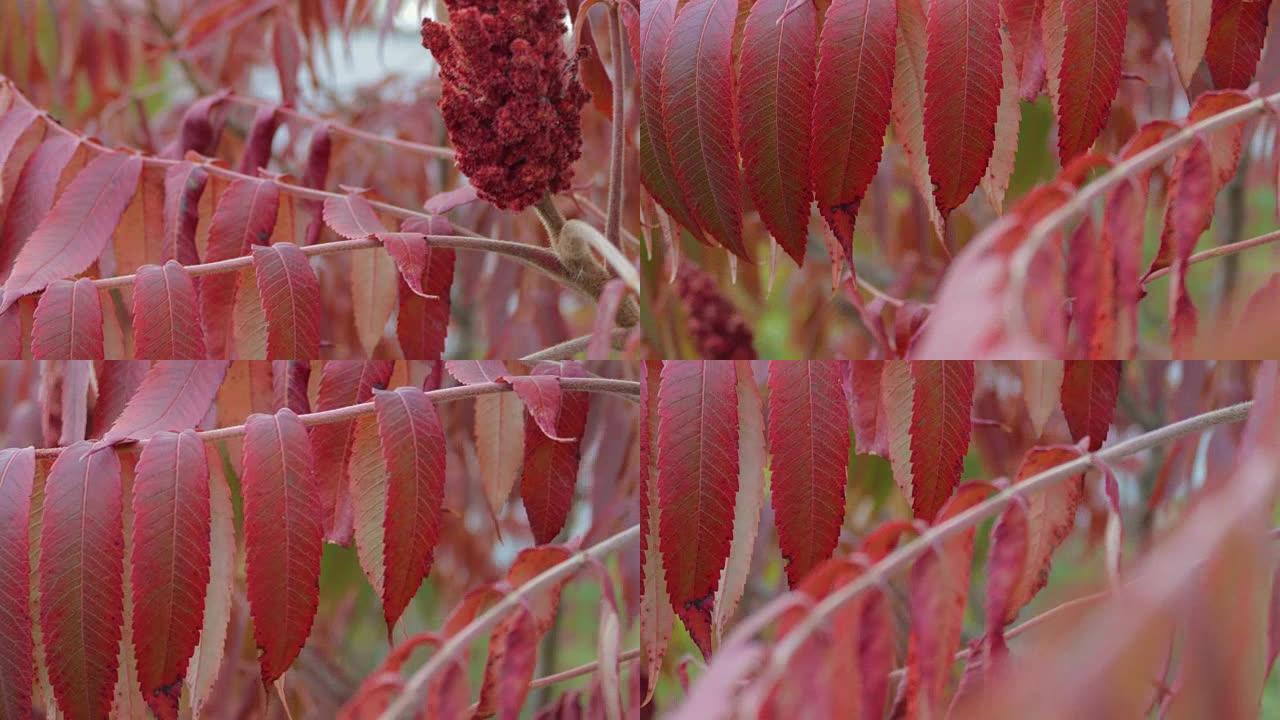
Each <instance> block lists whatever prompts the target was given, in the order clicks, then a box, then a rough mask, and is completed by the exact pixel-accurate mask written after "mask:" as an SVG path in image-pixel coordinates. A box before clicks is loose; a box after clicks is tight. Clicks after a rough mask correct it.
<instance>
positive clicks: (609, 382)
mask: <svg viewBox="0 0 1280 720" xmlns="http://www.w3.org/2000/svg"><path fill="white" fill-rule="evenodd" d="M559 380H560V387H561V388H563V389H565V390H575V391H578V392H599V393H613V394H616V395H621V396H623V397H631V398H634V397H638V396H639V395H640V383H638V382H636V381H634V380H613V379H610V378H571V377H562V378H559ZM510 390H511V385H510V384H508V383H497V382H491V383H476V384H474V385H459V386H457V387H450V388H443V389H440V390H430V391H428V392H426V393H425V394H426V396H427V398H429V399H430V400H431V402H433V403H444V402H453V401H455V400H465V399H466V398H471V397H476V396H478V395H491V394H493V393H500V392H508V391H510ZM373 411H374V404H373V402H372V401H370V402H364V403H357V404H355V405H347V406H345V407H340V408H333V409H332V410H320V411H318V412H313V413H305V414H303V415H299V416H298V419H299V420H301V421H302V424H303V425H305V426H307V427H310V426H312V425H326V424H328V423H335V422H342V421H343V420H350V419H352V418H354V417H358V416H360V415H367V414H369V413H371V412H373ZM244 428H245V426H244V425H228V426H227V427H221V428H215V429H213V430H201V431H199V432H197V433H196V437H199V438H200V439H201V440H203V441H206V442H212V441H215V440H225V439H227V438H233V437H239V436H241V435H244ZM145 444H146V441H144V440H139V441H136V442H133V443H121V445H123V446H127V447H133V446H135V445H145ZM64 449H65V448H64V447H51V448H37V449H36V457H57V455H58V454H59V453H61V452H62V451H63V450H64Z"/></svg>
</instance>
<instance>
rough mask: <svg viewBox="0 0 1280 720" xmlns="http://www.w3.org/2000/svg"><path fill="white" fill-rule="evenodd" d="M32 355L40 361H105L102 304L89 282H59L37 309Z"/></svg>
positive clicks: (45, 294) (47, 289) (33, 328)
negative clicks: (103, 359)
mask: <svg viewBox="0 0 1280 720" xmlns="http://www.w3.org/2000/svg"><path fill="white" fill-rule="evenodd" d="M31 354H32V355H33V356H34V357H35V358H36V359H37V360H75V359H79V360H101V359H102V358H103V345H102V303H101V300H100V298H99V297H98V288H97V287H95V286H94V284H93V281H92V280H90V279H88V278H80V279H79V280H75V281H71V280H55V281H53V282H52V283H50V284H49V286H48V287H47V288H45V291H44V293H43V294H42V295H41V296H40V302H39V304H38V305H36V313H35V318H34V322H33V324H32V326H31Z"/></svg>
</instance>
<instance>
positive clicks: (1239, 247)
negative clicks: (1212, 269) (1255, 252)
mask: <svg viewBox="0 0 1280 720" xmlns="http://www.w3.org/2000/svg"><path fill="white" fill-rule="evenodd" d="M1277 240H1280V230H1275V231H1273V232H1269V233H1267V234H1265V235H1259V236H1257V237H1252V238H1249V239H1248V240H1240V241H1238V242H1233V243H1228V244H1226V245H1218V246H1217V247H1212V248H1209V249H1208V250H1201V251H1200V252H1198V253H1196V254H1195V255H1192V256H1191V259H1190V260H1188V261H1187V264H1188V265H1195V264H1196V263H1198V262H1201V261H1204V260H1212V259H1213V258H1216V257H1222V256H1223V255H1231V254H1233V253H1238V252H1241V251H1243V250H1248V249H1249V248H1253V247H1258V246H1259V245H1266V244H1267V243H1272V242H1275V241H1277ZM1172 271H1173V266H1172V265H1169V266H1166V267H1162V268H1160V269H1159V270H1156V271H1154V272H1152V273H1151V274H1149V275H1147V277H1146V278H1144V279H1143V283H1142V284H1143V285H1146V284H1147V283H1149V282H1151V281H1152V280H1155V279H1157V278H1162V277H1164V276H1165V275H1168V274H1169V273H1170V272H1172Z"/></svg>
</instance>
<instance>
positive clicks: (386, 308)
mask: <svg viewBox="0 0 1280 720" xmlns="http://www.w3.org/2000/svg"><path fill="white" fill-rule="evenodd" d="M349 260H350V265H351V306H352V308H351V309H352V315H353V316H354V318H355V322H356V337H357V338H359V340H360V347H361V348H362V349H363V350H364V353H365V356H367V357H372V356H373V354H374V350H375V349H376V348H377V346H378V341H380V340H381V339H382V332H383V330H384V329H385V328H386V325H387V321H388V320H390V319H391V313H392V312H393V311H394V310H395V309H396V304H397V301H398V300H399V299H400V291H399V285H400V277H399V275H398V273H397V272H396V263H395V261H394V260H393V259H392V257H391V255H390V254H389V253H386V252H384V251H383V250H382V249H380V248H370V249H367V250H356V251H355V252H352V253H350V257H349Z"/></svg>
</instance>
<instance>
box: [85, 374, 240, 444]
mask: <svg viewBox="0 0 1280 720" xmlns="http://www.w3.org/2000/svg"><path fill="white" fill-rule="evenodd" d="M226 373H227V363H226V361H223V360H201V361H190V360H161V361H159V362H157V363H156V364H155V365H152V366H151V369H149V370H147V374H146V377H144V378H143V379H142V385H140V386H139V387H138V391H137V392H135V393H134V394H133V397H131V398H129V402H128V404H126V405H125V407H124V410H123V411H122V412H121V413H120V417H118V418H116V421H115V423H114V424H112V425H111V429H110V430H108V431H107V433H106V434H105V435H103V436H102V439H103V440H104V441H106V442H109V443H113V442H117V441H119V440H125V439H131V440H146V439H148V438H150V437H151V436H152V435H155V434H156V433H158V432H161V431H165V430H186V429H188V428H193V427H195V426H196V424H197V423H199V422H200V421H201V420H203V419H204V416H205V414H206V413H208V412H209V406H210V405H212V404H213V399H214V398H215V397H216V396H217V394H218V386H219V385H221V384H222V378H223V377H224V376H225V375H226Z"/></svg>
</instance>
